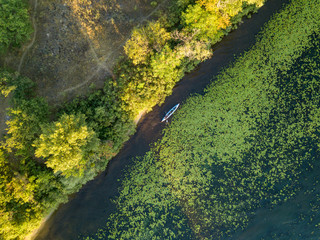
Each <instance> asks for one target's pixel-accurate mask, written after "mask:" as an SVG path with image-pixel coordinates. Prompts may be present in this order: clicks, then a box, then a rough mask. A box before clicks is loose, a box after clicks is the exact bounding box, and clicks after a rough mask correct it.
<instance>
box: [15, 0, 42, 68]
mask: <svg viewBox="0 0 320 240" xmlns="http://www.w3.org/2000/svg"><path fill="white" fill-rule="evenodd" d="M37 6H38V0H35V1H34V7H33V15H32V26H33V36H32V40H31V42H30V43H29V44H28V45H27V46H26V49H25V50H24V52H23V54H22V56H21V59H20V62H19V66H18V70H17V71H18V73H20V72H21V66H22V64H23V61H24V59H25V57H26V55H27V53H28V51H29V49H30V48H31V47H32V46H33V44H34V43H35V41H36V36H37V24H36V19H35V18H36V13H37Z"/></svg>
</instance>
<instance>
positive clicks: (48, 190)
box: [0, 0, 311, 239]
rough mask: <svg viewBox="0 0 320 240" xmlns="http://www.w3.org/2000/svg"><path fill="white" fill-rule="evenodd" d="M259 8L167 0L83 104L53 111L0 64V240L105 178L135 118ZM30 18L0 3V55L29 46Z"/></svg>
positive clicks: (28, 83) (30, 84) (18, 235)
mask: <svg viewBox="0 0 320 240" xmlns="http://www.w3.org/2000/svg"><path fill="white" fill-rule="evenodd" d="M263 3H264V0H247V1H243V0H233V1H228V0H225V1H221V0H220V1H218V0H197V1H193V0H179V1H170V4H168V11H166V13H162V14H161V16H160V17H159V18H158V19H157V20H153V21H149V22H147V23H146V24H144V25H143V26H139V27H137V28H135V29H134V30H133V31H132V34H131V37H130V39H129V40H128V41H127V42H126V43H125V45H124V53H125V55H124V56H121V57H119V59H118V61H117V64H116V66H115V67H114V69H113V73H114V74H113V76H112V77H108V78H106V79H105V85H104V87H103V88H101V89H91V90H90V89H88V94H87V95H86V96H85V97H84V96H81V97H77V98H75V99H73V100H72V101H69V102H66V103H65V104H63V105H61V106H59V108H56V107H52V106H51V105H50V104H49V103H48V102H47V100H46V98H44V97H40V96H37V95H36V94H35V92H36V91H35V89H36V88H37V85H36V84H35V83H34V81H32V79H30V78H28V77H26V76H23V75H21V74H19V73H18V72H16V71H15V70H17V69H10V68H4V67H3V66H0V67H1V69H0V90H1V99H2V100H3V101H6V102H8V105H9V107H8V108H7V109H6V124H5V125H6V127H5V129H2V131H3V132H4V134H3V136H2V137H1V142H0V165H1V169H0V171H1V174H0V178H1V181H0V211H1V214H0V238H2V239H23V238H25V237H26V236H27V235H28V234H30V233H32V231H33V230H35V229H36V228H37V227H39V224H40V222H41V220H42V219H43V218H44V217H46V216H47V215H48V214H49V213H51V212H52V211H54V210H55V209H56V208H57V207H58V206H59V204H61V203H63V202H66V201H68V196H69V195H70V194H72V193H74V192H76V191H78V190H79V189H80V188H81V186H83V184H85V183H86V182H87V181H89V180H91V179H93V178H94V177H95V176H96V175H97V174H98V173H99V172H101V171H103V170H104V169H105V168H106V166H107V164H108V161H109V160H110V159H111V158H112V157H113V156H115V155H116V154H117V152H118V151H119V150H120V148H121V147H122V145H123V143H124V142H125V141H127V140H128V139H129V137H130V135H132V134H133V133H134V131H135V122H134V120H135V118H136V117H137V115H139V114H140V113H142V112H148V111H151V110H152V107H153V106H155V105H157V104H161V103H163V101H164V99H165V97H166V96H168V95H170V94H171V92H172V88H173V87H174V85H175V83H176V82H178V81H179V80H180V79H181V78H182V77H183V75H184V74H185V73H187V72H190V71H191V70H192V69H194V67H195V66H196V65H197V64H198V63H200V62H201V61H204V60H205V59H208V58H209V57H211V55H212V46H213V45H214V44H215V43H216V42H218V41H220V40H221V39H222V38H223V36H224V35H226V34H228V32H230V31H231V30H233V29H235V28H236V27H237V24H238V23H239V22H241V19H242V17H243V16H245V15H247V16H250V15H251V14H252V13H255V12H256V11H257V10H258V8H259V7H261V6H262V5H263ZM153 4H157V2H156V1H154V3H153ZM30 13H31V10H30V5H29V3H28V1H25V0H10V1H9V0H0V54H1V55H2V56H5V55H6V54H8V53H11V54H12V53H14V52H15V51H17V50H18V49H19V48H22V47H23V45H24V44H26V43H28V41H30V40H31V34H32V32H33V29H32V21H31V16H30ZM310 27H311V26H310ZM163 153H164V152H163ZM149 156H151V155H149ZM150 159H151V158H150ZM145 164H148V160H146V161H145ZM133 172H134V170H133ZM199 180H200V179H199ZM190 181H191V179H190ZM164 184H165V185H166V184H167V183H164ZM172 186H173V185H172ZM186 187H187V185H186ZM171 190H172V189H171ZM171 190H170V188H168V189H167V193H166V194H167V197H168V204H169V206H170V208H172V209H173V210H174V211H173V212H177V213H178V216H180V215H181V214H180V213H182V211H183V210H184V208H183V207H182V208H181V207H178V208H177V207H176V205H175V204H172V201H174V202H177V201H182V199H183V198H184V196H180V199H179V196H178V195H179V194H178V192H179V191H180V190H179V189H177V193H176V194H177V196H174V198H173V196H172V195H171ZM161 194H163V193H161ZM172 199H173V200H172ZM186 204H187V202H186ZM167 210H169V209H167ZM173 212H170V214H172V213H173ZM156 216H157V215H156ZM170 216H171V215H170ZM181 216H182V215H181ZM173 218H174V219H175V218H176V217H175V216H173ZM182 219H185V217H182ZM177 221H178V219H177ZM179 221H180V220H179ZM137 224H139V222H138V221H137ZM181 224H182V226H184V225H186V224H187V220H183V221H182V222H181ZM193 227H194V229H196V228H198V227H197V226H196V225H195V226H193ZM128 233H129V232H128ZM150 233H151V232H150ZM168 234H171V232H170V231H169V232H168ZM185 234H189V233H188V231H187V232H186V233H185ZM190 234H192V233H191V232H190Z"/></svg>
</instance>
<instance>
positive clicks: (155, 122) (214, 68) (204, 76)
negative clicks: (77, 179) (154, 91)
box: [36, 0, 299, 240]
mask: <svg viewBox="0 0 320 240" xmlns="http://www.w3.org/2000/svg"><path fill="white" fill-rule="evenodd" d="M287 2H289V1H288V0H268V1H267V3H266V4H265V5H264V6H263V7H262V8H261V9H260V10H259V12H258V13H257V14H254V15H253V16H252V18H250V19H244V20H243V23H242V24H240V25H239V27H238V29H237V30H235V31H233V32H231V33H230V34H229V35H228V36H226V37H225V38H224V39H223V40H222V41H221V42H220V43H218V44H216V45H215V47H214V53H213V57H212V58H211V59H209V60H207V61H205V62H203V63H201V64H200V65H199V66H198V67H197V69H196V70H194V71H193V72H191V73H189V74H187V75H186V76H185V77H184V78H183V79H182V80H181V81H180V82H179V83H178V84H177V85H176V87H175V88H174V89H173V94H172V95H171V96H169V97H167V99H166V101H165V103H164V104H163V105H162V106H161V107H158V106H157V107H155V108H154V109H153V111H152V112H150V113H149V114H147V115H145V116H144V117H143V118H142V119H141V120H140V122H139V124H138V126H137V131H136V133H135V134H134V135H133V136H132V137H131V139H130V140H129V141H128V142H127V143H126V144H125V145H124V146H123V148H122V150H121V151H120V153H119V154H118V155H117V156H116V157H115V158H113V159H112V160H111V162H110V163H109V165H108V167H107V169H106V170H105V171H104V172H102V173H101V174H99V175H98V176H97V177H96V178H95V179H94V180H92V181H90V182H88V183H87V184H86V185H85V186H84V187H83V188H82V189H81V190H80V191H79V192H78V193H76V194H74V195H73V196H71V197H70V201H69V202H68V203H66V204H63V205H61V206H60V207H59V208H58V210H57V211H55V212H54V213H53V214H52V216H51V217H50V218H49V220H48V221H47V222H46V223H45V224H44V226H43V227H42V228H41V230H40V231H39V233H38V235H37V236H36V239H37V240H69V239H70V240H71V239H78V237H79V236H86V235H91V234H94V233H96V231H97V229H98V228H102V227H103V226H104V225H105V223H106V220H107V218H108V215H109V214H110V213H111V212H112V211H113V210H114V209H115V206H114V205H113V203H112V201H111V200H112V199H114V198H115V197H116V196H117V194H118V191H117V189H118V188H119V187H120V182H121V181H118V179H121V178H122V177H123V172H124V170H125V169H127V168H128V166H130V163H131V161H132V158H133V157H135V156H142V155H144V154H145V153H146V152H147V151H148V150H149V149H150V147H149V146H150V144H152V143H153V142H155V141H156V140H157V139H159V138H160V137H161V132H162V130H163V128H164V127H165V124H162V123H160V120H161V118H162V117H163V115H164V114H165V111H167V110H169V109H170V108H171V107H172V106H174V105H175V104H176V103H179V102H180V103H181V102H182V103H183V101H185V100H186V99H187V98H188V97H189V96H190V94H196V93H199V94H202V93H203V90H204V89H205V87H206V86H207V85H208V84H209V83H210V82H211V81H212V79H213V78H214V76H215V75H217V74H218V73H219V71H220V70H221V69H222V68H224V67H227V66H228V64H229V63H230V62H231V61H233V60H234V59H235V57H236V56H239V55H240V54H241V53H243V52H244V51H246V50H248V49H249V48H250V47H251V46H252V45H253V44H254V43H255V36H256V34H257V33H258V32H259V31H260V30H261V28H262V27H263V25H264V24H265V23H266V22H267V21H268V20H269V19H270V17H271V16H272V15H273V14H274V13H276V12H277V11H279V10H280V9H281V7H282V6H283V4H285V3H287ZM297 201H298V200H297ZM290 206H291V205H290ZM294 206H296V205H294ZM285 207H286V206H285ZM279 208H280V210H278V212H271V211H269V210H261V211H260V212H257V214H256V217H255V219H254V221H253V222H252V223H251V224H250V225H249V227H248V229H247V230H246V231H241V232H239V233H237V234H236V236H237V237H236V238H235V239H261V237H264V236H265V237H266V238H265V239H270V238H268V237H267V235H266V233H267V232H270V231H271V230H272V229H273V228H274V224H277V221H275V219H279V218H281V216H280V215H281V211H282V212H283V215H285V216H284V217H283V221H282V222H290V221H291V219H290V216H291V215H292V213H291V212H292V211H294V210H297V207H293V208H292V207H287V208H284V209H282V210H281V206H280V207H279ZM286 209H289V210H286ZM298 209H299V208H298ZM279 212H280V213H279ZM272 214H274V216H273V215H272ZM279 214H280V215H279ZM293 214H294V213H293ZM267 216H268V218H267ZM272 216H273V217H272ZM288 218H289V220H288Z"/></svg>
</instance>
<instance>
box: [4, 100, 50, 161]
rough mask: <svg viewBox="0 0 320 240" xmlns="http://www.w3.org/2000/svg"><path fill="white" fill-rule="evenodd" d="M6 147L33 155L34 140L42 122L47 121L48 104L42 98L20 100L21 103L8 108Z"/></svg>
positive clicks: (26, 154)
mask: <svg viewBox="0 0 320 240" xmlns="http://www.w3.org/2000/svg"><path fill="white" fill-rule="evenodd" d="M8 116H9V117H10V119H9V120H8V121H7V125H8V128H7V136H6V141H5V144H4V146H5V148H6V150H7V151H8V152H12V151H14V150H16V153H17V154H18V155H23V156H31V155H32V154H33V147H32V142H33V141H34V140H35V139H36V138H37V137H38V136H39V135H40V133H41V129H40V126H39V125H40V124H41V123H44V122H46V121H47V117H48V104H47V102H46V101H45V100H44V99H42V98H33V99H31V100H20V101H19V105H18V106H16V107H14V108H10V109H9V110H8Z"/></svg>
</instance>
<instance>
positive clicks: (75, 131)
mask: <svg viewBox="0 0 320 240" xmlns="http://www.w3.org/2000/svg"><path fill="white" fill-rule="evenodd" d="M41 128H42V134H41V135H40V137H39V138H38V139H37V140H36V141H35V142H34V147H36V151H35V155H36V157H42V158H45V159H46V162H45V164H46V165H47V166H48V167H50V168H52V169H53V171H54V172H55V173H61V174H63V175H65V176H67V177H68V176H79V175H82V173H83V171H84V170H85V169H86V167H87V164H86V163H87V162H88V160H89V159H90V157H91V155H92V154H94V153H95V152H97V151H98V148H99V145H100V141H99V139H98V137H97V136H96V133H95V132H94V131H93V130H92V129H91V128H90V127H88V126H87V124H86V121H85V116H84V115H83V114H78V115H67V114H64V115H62V116H61V117H60V119H59V120H58V121H57V122H53V123H51V124H47V125H44V126H42V127H41Z"/></svg>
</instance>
